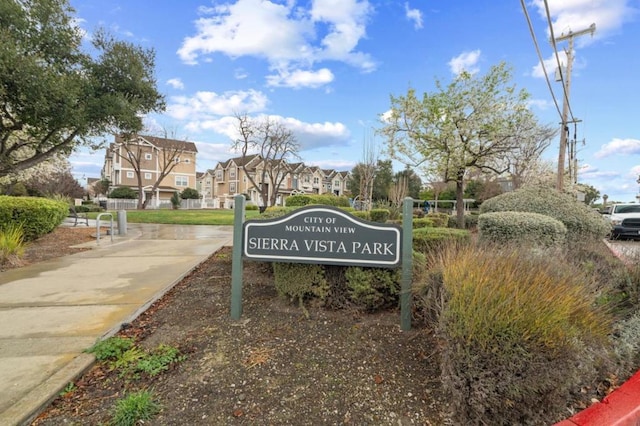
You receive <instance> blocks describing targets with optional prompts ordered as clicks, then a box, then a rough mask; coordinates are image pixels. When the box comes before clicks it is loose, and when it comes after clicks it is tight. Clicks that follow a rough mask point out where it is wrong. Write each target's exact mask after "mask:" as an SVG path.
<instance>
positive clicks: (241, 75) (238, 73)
mask: <svg viewBox="0 0 640 426" xmlns="http://www.w3.org/2000/svg"><path fill="white" fill-rule="evenodd" d="M233 77H234V78H235V79H236V80H244V79H245V78H247V77H249V73H248V72H247V71H246V70H245V69H244V68H236V69H235V70H234V71H233Z"/></svg>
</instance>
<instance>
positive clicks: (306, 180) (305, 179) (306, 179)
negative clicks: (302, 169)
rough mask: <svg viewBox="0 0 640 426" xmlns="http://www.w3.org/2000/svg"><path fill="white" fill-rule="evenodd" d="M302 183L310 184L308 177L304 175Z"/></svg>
mask: <svg viewBox="0 0 640 426" xmlns="http://www.w3.org/2000/svg"><path fill="white" fill-rule="evenodd" d="M304 182H305V183H309V182H310V181H309V175H305V176H304Z"/></svg>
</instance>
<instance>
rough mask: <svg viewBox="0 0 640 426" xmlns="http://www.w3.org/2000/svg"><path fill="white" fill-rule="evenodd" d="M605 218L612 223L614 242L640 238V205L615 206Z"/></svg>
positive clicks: (608, 211)
mask: <svg viewBox="0 0 640 426" xmlns="http://www.w3.org/2000/svg"><path fill="white" fill-rule="evenodd" d="M604 217H605V218H606V219H608V220H609V222H610V223H611V236H610V238H611V239H612V240H615V239H618V238H640V204H614V205H612V206H611V207H610V208H609V209H608V210H607V212H606V213H605V214H604Z"/></svg>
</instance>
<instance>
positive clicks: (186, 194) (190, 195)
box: [180, 188, 200, 200]
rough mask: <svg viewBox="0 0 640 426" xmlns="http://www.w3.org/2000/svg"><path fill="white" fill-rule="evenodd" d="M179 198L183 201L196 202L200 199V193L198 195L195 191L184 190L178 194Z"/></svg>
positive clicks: (190, 189) (191, 189)
mask: <svg viewBox="0 0 640 426" xmlns="http://www.w3.org/2000/svg"><path fill="white" fill-rule="evenodd" d="M180 198H182V199H183V200H197V199H199V198H200V193H198V190H197V189H193V188H185V189H183V190H182V192H181V193H180Z"/></svg>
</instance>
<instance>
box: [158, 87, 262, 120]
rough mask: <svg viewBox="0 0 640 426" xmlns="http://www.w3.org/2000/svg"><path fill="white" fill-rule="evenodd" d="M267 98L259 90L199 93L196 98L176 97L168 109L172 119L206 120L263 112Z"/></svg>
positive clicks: (172, 99)
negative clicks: (212, 117)
mask: <svg viewBox="0 0 640 426" xmlns="http://www.w3.org/2000/svg"><path fill="white" fill-rule="evenodd" d="M267 103H268V99H267V96H266V95H265V94H263V93H262V92H259V91H257V90H247V91H228V92H224V93H223V94H218V93H216V92H197V93H196V94H195V95H194V96H191V97H187V96H174V97H172V98H171V103H170V104H169V106H168V107H167V114H168V115H169V116H170V117H173V118H176V119H179V120H185V119H191V120H194V119H196V120H198V119H206V118H209V117H211V116H224V115H234V114H236V113H254V112H259V111H263V110H264V109H265V108H266V106H267Z"/></svg>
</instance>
